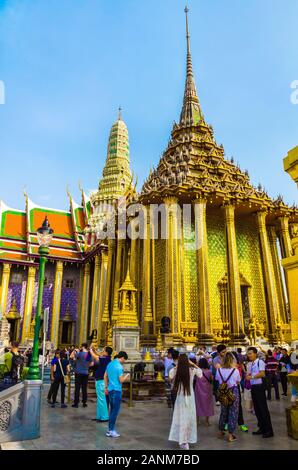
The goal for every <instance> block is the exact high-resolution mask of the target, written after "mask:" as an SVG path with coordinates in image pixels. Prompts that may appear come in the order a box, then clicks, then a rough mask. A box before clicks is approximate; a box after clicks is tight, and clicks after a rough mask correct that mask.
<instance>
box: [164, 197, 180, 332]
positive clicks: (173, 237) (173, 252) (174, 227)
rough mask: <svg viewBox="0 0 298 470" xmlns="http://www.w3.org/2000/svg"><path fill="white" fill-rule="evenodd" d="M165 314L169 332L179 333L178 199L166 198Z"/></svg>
mask: <svg viewBox="0 0 298 470" xmlns="http://www.w3.org/2000/svg"><path fill="white" fill-rule="evenodd" d="M164 203H165V209H166V266H165V268H166V292H165V295H166V314H167V315H169V317H170V319H171V331H172V333H174V334H179V333H180V324H181V274H180V270H181V269H180V268H181V266H180V250H179V243H180V242H181V226H179V222H181V221H180V217H178V215H179V210H180V207H179V205H178V199H177V198H175V197H166V198H165V199H164Z"/></svg>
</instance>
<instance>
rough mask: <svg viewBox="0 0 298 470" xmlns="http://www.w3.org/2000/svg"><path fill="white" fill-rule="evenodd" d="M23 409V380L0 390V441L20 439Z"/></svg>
mask: <svg viewBox="0 0 298 470" xmlns="http://www.w3.org/2000/svg"><path fill="white" fill-rule="evenodd" d="M23 409H24V383H23V382H21V383H18V384H16V385H13V386H12V387H9V388H7V389H6V390H3V391H2V392H0V442H7V441H18V440H20V439H22V435H23V430H22V426H23V422H22V421H23V419H22V418H23Z"/></svg>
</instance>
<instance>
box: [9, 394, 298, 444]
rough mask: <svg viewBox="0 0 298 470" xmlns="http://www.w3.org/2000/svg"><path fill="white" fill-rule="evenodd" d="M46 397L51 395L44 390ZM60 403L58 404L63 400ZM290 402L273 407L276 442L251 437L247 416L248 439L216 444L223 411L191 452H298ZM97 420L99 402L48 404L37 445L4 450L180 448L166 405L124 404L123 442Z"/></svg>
mask: <svg viewBox="0 0 298 470" xmlns="http://www.w3.org/2000/svg"><path fill="white" fill-rule="evenodd" d="M45 391H46V390H45ZM58 399H59V398H58ZM287 406H289V400H288V399H281V400H280V402H277V401H275V400H274V399H273V401H272V402H271V403H270V411H271V418H272V422H273V428H274V431H275V436H274V438H272V439H263V438H262V436H252V434H251V431H252V430H255V429H256V420H255V417H254V416H253V415H252V414H251V413H249V412H248V411H245V412H244V413H245V419H246V424H247V425H248V426H249V433H242V432H240V431H238V432H237V437H238V440H237V441H235V442H233V443H228V442H226V441H224V440H221V439H218V438H217V424H218V413H219V407H215V408H216V415H215V416H214V417H213V418H211V426H210V427H206V426H205V424H203V423H202V424H200V425H199V426H198V443H197V444H196V445H194V446H191V448H192V449H198V450H203V449H212V450H213V449H214V450H223V449H239V450H241V449H243V450H244V449H245V450H252V449H255V450H258V449H262V450H263V449H267V450H269V449H274V450H277V449H284V450H290V449H291V450H298V441H296V440H294V439H292V438H290V437H288V435H287V428H286V417H285V408H286V407H287ZM94 416H95V401H94V400H92V401H91V400H90V401H89V404H88V408H82V407H80V408H78V409H74V408H71V407H68V408H66V409H61V408H60V407H58V406H57V408H55V409H52V408H50V407H49V406H48V405H47V404H46V402H45V399H44V400H43V406H42V414H41V437H40V438H39V439H36V440H32V441H23V442H14V443H6V444H2V445H1V448H2V450H36V449H41V450H44V449H50V450H56V449H57V450H60V449H61V450H67V449H70V450H76V449H78V450H113V449H115V450H116V449H117V450H125V449H134V450H146V449H147V450H160V449H173V450H175V449H177V445H176V444H175V443H173V442H169V441H168V440H167V439H168V434H169V429H170V425H171V417H172V410H171V409H168V408H167V405H166V404H165V403H163V402H157V403H156V402H155V403H153V402H144V403H135V406H134V407H133V408H129V407H128V406H127V404H123V406H122V410H121V414H120V418H119V421H118V431H119V432H120V433H121V437H120V438H119V439H111V438H107V437H106V436H105V431H106V427H107V426H106V424H105V423H96V422H94V421H91V419H92V418H93V417H94Z"/></svg>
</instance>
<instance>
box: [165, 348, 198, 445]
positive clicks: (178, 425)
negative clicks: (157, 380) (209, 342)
mask: <svg viewBox="0 0 298 470" xmlns="http://www.w3.org/2000/svg"><path fill="white" fill-rule="evenodd" d="M195 376H197V377H198V378H201V377H202V370H201V369H200V368H199V367H198V366H196V365H195V364H193V363H192V362H190V361H189V360H188V357H187V355H186V354H181V355H180V356H179V359H178V364H177V366H176V367H174V368H173V369H171V370H170V373H169V379H170V380H171V381H173V383H174V385H173V389H174V391H175V392H176V393H177V398H176V401H175V407H174V413H173V420H172V426H171V430H170V435H169V441H175V442H178V443H179V445H180V448H181V449H185V450H188V449H189V444H195V443H196V442H197V414H196V403H195V395H194V389H193V380H194V377H195Z"/></svg>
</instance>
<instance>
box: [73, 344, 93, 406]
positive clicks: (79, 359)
mask: <svg viewBox="0 0 298 470" xmlns="http://www.w3.org/2000/svg"><path fill="white" fill-rule="evenodd" d="M87 347H88V345H87V343H83V344H82V346H81V349H80V351H78V350H77V349H75V350H74V351H73V352H72V353H71V355H70V359H74V360H75V393H74V403H73V405H72V407H73V408H78V407H79V401H80V390H81V387H82V401H83V407H84V408H86V406H87V386H88V376H89V367H90V365H91V360H90V355H89V352H88V349H87Z"/></svg>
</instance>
